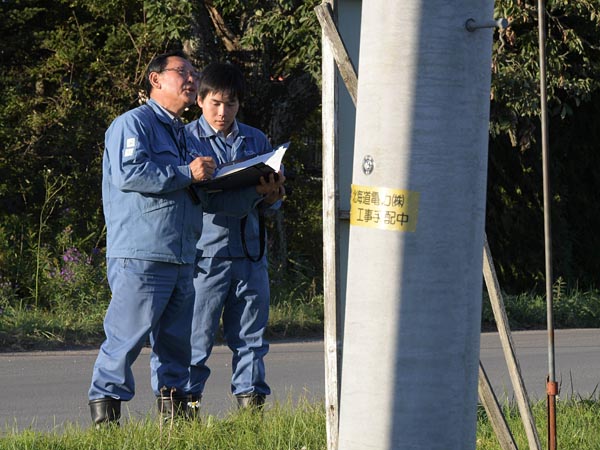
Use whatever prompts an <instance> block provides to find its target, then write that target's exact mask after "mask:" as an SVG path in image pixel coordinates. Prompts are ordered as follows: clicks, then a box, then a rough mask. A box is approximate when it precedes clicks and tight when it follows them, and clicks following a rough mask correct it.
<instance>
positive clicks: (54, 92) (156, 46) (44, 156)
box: [0, 0, 600, 308]
mask: <svg viewBox="0 0 600 450" xmlns="http://www.w3.org/2000/svg"><path fill="white" fill-rule="evenodd" d="M319 2H320V0H311V1H306V2H305V1H301V0H261V1H259V0H245V1H243V0H200V1H198V0H194V1H191V0H160V1H150V0H102V1H100V0H69V1H67V0H56V1H54V2H51V3H48V2H45V1H42V0H4V1H2V2H0V35H1V39H2V46H1V47H0V102H1V107H0V308H1V307H2V304H1V303H2V302H6V301H14V302H24V303H37V304H39V305H40V306H44V305H52V304H53V300H52V298H54V297H56V298H58V297H60V296H63V297H66V296H68V297H77V295H76V294H75V292H84V291H85V292H87V294H86V295H87V297H86V298H88V299H89V301H93V300H95V299H97V298H99V297H100V296H101V295H103V294H102V293H101V292H99V291H98V288H97V286H98V280H97V279H95V278H94V277H95V276H96V275H94V276H92V275H86V276H85V277H83V276H82V277H77V276H70V275H69V274H70V273H71V272H73V271H76V267H77V262H81V261H85V262H86V263H87V261H88V260H90V261H91V260H93V261H97V263H95V264H98V266H99V267H97V269H99V270H97V271H95V272H94V271H92V269H93V267H91V266H89V267H88V266H85V267H84V269H85V270H89V271H90V273H92V272H93V273H94V274H101V273H103V270H100V269H102V267H100V266H101V265H102V264H103V257H102V256H103V249H104V245H105V244H104V230H103V224H104V219H103V216H102V209H101V195H100V179H101V174H100V171H101V156H102V152H103V147H104V132H105V130H106V128H107V127H108V125H109V124H110V122H111V121H112V120H113V119H114V118H115V117H116V116H117V115H119V114H121V113H123V112H124V111H126V110H128V109H131V108H132V107H134V106H137V105H138V104H139V103H140V101H141V97H143V96H141V95H140V92H141V89H142V83H141V82H142V78H143V74H144V71H145V65H146V64H147V63H148V61H149V60H150V59H151V57H152V56H153V55H155V54H157V53H159V52H163V51H166V50H168V49H172V48H184V49H186V50H187V51H188V52H189V53H190V54H191V55H192V56H193V60H194V62H195V63H196V64H197V65H198V67H199V68H202V66H204V65H205V64H207V63H208V62H210V61H231V62H233V63H236V64H238V65H240V67H242V69H243V70H244V72H245V74H246V77H247V79H248V84H249V86H248V87H249V89H248V90H249V96H248V98H247V99H246V101H245V103H244V105H243V108H242V111H241V113H240V118H241V119H242V120H244V121H245V122H247V123H249V124H251V125H253V126H256V127H258V128H261V129H263V130H265V131H266V132H267V133H268V134H269V136H270V137H271V139H272V141H273V143H274V144H275V143H279V142H282V141H286V140H291V141H292V147H291V149H290V152H288V155H286V160H285V163H286V172H287V174H288V183H287V184H288V186H289V187H290V188H291V189H292V194H291V195H290V197H289V198H288V200H287V201H286V203H285V208H284V215H283V216H282V215H280V216H278V217H277V220H276V221H275V223H274V224H273V225H272V228H273V229H272V230H271V231H272V232H271V238H272V239H273V242H271V243H270V245H271V255H270V256H271V260H272V262H274V264H273V269H274V270H275V271H276V274H275V277H274V280H277V281H279V280H281V279H283V278H284V277H288V276H293V277H300V279H301V280H305V281H308V282H311V283H312V284H313V285H314V286H317V288H316V289H317V291H318V289H319V288H318V286H320V279H319V277H320V273H321V264H322V256H321V255H322V245H321V209H320V201H321V193H320V189H321V184H320V181H321V179H320V176H321V173H320V151H321V150H320V149H321V145H320V131H321V125H320V121H321V119H320V94H319V91H320V36H321V30H320V27H319V25H318V22H317V20H316V17H315V14H314V12H313V8H314V6H315V5H316V4H317V3H319ZM547 7H548V12H547V14H548V16H547V17H548V21H547V22H548V28H549V32H548V70H549V80H548V82H549V86H548V87H549V89H548V91H549V97H550V98H549V104H550V113H551V117H550V132H551V176H552V180H551V183H552V191H553V205H552V213H553V218H552V219H553V232H554V254H555V261H554V262H555V271H554V272H555V275H556V276H557V277H562V278H563V279H565V280H567V281H568V282H569V283H573V284H574V283H577V282H579V283H580V285H582V286H593V285H594V284H595V283H597V275H596V274H597V273H598V272H599V269H600V255H598V252H595V251H594V250H595V249H596V248H598V244H600V242H599V239H600V238H598V236H597V233H595V230H597V229H598V228H599V225H600V212H598V208H594V206H593V205H594V204H593V203H592V202H593V200H594V194H595V193H596V192H598V187H599V184H600V180H599V175H598V170H597V168H598V167H599V164H598V163H599V158H600V156H599V152H598V151H597V148H598V143H599V136H598V133H599V131H598V130H600V126H599V125H600V124H599V123H598V122H599V121H600V114H598V113H599V111H598V110H599V109H600V92H599V86H598V85H599V79H598V76H597V74H598V73H600V70H599V69H600V68H599V67H598V65H599V64H600V55H599V49H600V26H599V20H600V19H599V17H600V3H599V2H597V1H596V0H578V1H577V2H564V1H558V0H548V2H547ZM535 8H536V2H535V0H497V1H496V16H497V17H500V16H502V17H508V18H509V19H510V20H511V21H512V25H511V27H510V28H508V29H507V30H504V31H502V32H501V33H500V34H498V35H497V36H496V37H497V39H496V40H495V44H494V53H493V67H492V71H493V76H492V98H491V134H490V160H489V161H490V164H489V177H488V180H489V183H488V184H489V189H488V208H487V234H488V238H489V240H490V245H491V247H492V252H493V255H494V258H495V262H496V265H497V267H498V272H499V275H500V278H501V280H500V281H501V284H502V287H503V288H504V289H505V290H507V291H512V292H522V291H524V290H529V289H533V288H535V286H536V283H538V282H539V281H540V280H541V279H542V278H543V273H544V268H543V265H544V257H543V223H542V217H543V216H542V198H541V195H542V194H541V191H542V182H541V151H540V148H539V147H540V145H539V138H538V136H539V94H538V74H537V66H538V63H537V61H538V50H537V11H536V9H535ZM199 113H200V111H199V110H198V109H197V108H190V110H189V111H188V112H187V113H186V118H187V119H192V118H195V117H197V116H198V114H199ZM94 249H96V250H94ZM75 250H77V251H75ZM96 253H97V255H96ZM90 258H91V259H90ZM84 272H85V271H84ZM85 273H87V272H85ZM59 274H62V275H60V276H61V278H57V276H58V275H59ZM98 276H99V275H98ZM67 279H69V280H71V281H67ZM85 279H90V280H91V281H90V284H89V286H84V280H85ZM75 282H77V283H79V284H77V285H73V284H69V283H75ZM67 285H68V286H67ZM542 285H543V283H542ZM542 285H540V287H541V286H542ZM67 287H68V289H67ZM61 289H63V290H61ZM6 292H10V293H11V295H10V296H7V294H5V293H6ZM53 295H54V297H53ZM9 297H10V298H9ZM77 298H78V299H79V300H78V301H84V300H85V299H84V300H82V299H81V297H77ZM7 299H9V300H7Z"/></svg>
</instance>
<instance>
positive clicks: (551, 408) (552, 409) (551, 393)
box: [538, 0, 556, 450]
mask: <svg viewBox="0 0 600 450" xmlns="http://www.w3.org/2000/svg"><path fill="white" fill-rule="evenodd" d="M538 27H539V31H538V35H539V54H540V108H541V124H542V176H543V190H544V247H545V256H546V258H545V262H546V322H547V325H546V326H547V328H548V379H547V381H546V392H547V400H548V449H549V450H556V379H555V370H554V368H555V363H554V319H553V314H552V230H551V222H550V201H551V197H550V181H549V173H548V172H549V155H548V153H549V152H548V106H547V94H546V5H545V0H538Z"/></svg>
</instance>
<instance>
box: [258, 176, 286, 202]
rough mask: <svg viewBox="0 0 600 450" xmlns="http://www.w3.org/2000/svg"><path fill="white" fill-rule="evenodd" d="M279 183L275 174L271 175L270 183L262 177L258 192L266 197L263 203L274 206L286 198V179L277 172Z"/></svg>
mask: <svg viewBox="0 0 600 450" xmlns="http://www.w3.org/2000/svg"><path fill="white" fill-rule="evenodd" d="M277 175H278V177H277V181H275V174H273V173H271V174H269V179H268V181H267V180H265V177H260V184H258V185H257V186H256V192H258V193H259V194H262V195H264V199H263V201H264V202H265V203H267V204H269V205H272V204H273V203H275V202H276V201H277V200H281V199H282V198H283V197H285V187H284V186H283V183H284V182H285V177H284V176H283V173H282V172H281V171H279V172H277Z"/></svg>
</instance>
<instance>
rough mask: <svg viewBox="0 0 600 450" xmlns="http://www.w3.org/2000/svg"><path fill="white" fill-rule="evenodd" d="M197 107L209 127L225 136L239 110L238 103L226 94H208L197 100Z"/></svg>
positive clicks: (229, 130)
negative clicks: (200, 109)
mask: <svg viewBox="0 0 600 450" xmlns="http://www.w3.org/2000/svg"><path fill="white" fill-rule="evenodd" d="M198 106H200V108H202V115H203V116H204V118H205V119H206V121H207V122H208V123H209V125H210V126H211V127H213V128H214V129H215V130H218V131H221V132H223V134H225V136H227V134H228V133H229V132H231V127H232V126H233V121H234V120H235V116H236V115H237V113H238V111H239V109H240V102H239V101H238V99H237V97H231V96H230V95H229V94H227V93H223V92H210V93H209V94H208V95H207V96H206V97H204V98H203V99H201V98H198Z"/></svg>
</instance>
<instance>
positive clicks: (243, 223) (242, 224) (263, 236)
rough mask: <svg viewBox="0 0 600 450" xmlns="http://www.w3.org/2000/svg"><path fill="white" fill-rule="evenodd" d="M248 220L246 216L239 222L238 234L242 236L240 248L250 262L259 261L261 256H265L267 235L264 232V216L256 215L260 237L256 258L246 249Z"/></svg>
mask: <svg viewBox="0 0 600 450" xmlns="http://www.w3.org/2000/svg"><path fill="white" fill-rule="evenodd" d="M247 220H248V216H244V217H242V219H241V220H240V233H241V235H242V247H243V248H244V255H246V258H248V259H249V260H250V261H252V262H258V261H260V260H261V259H262V258H263V256H265V239H266V235H267V230H265V216H264V214H261V213H258V234H259V237H260V252H259V255H258V258H253V257H252V256H250V254H249V253H248V247H246V221H247Z"/></svg>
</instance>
